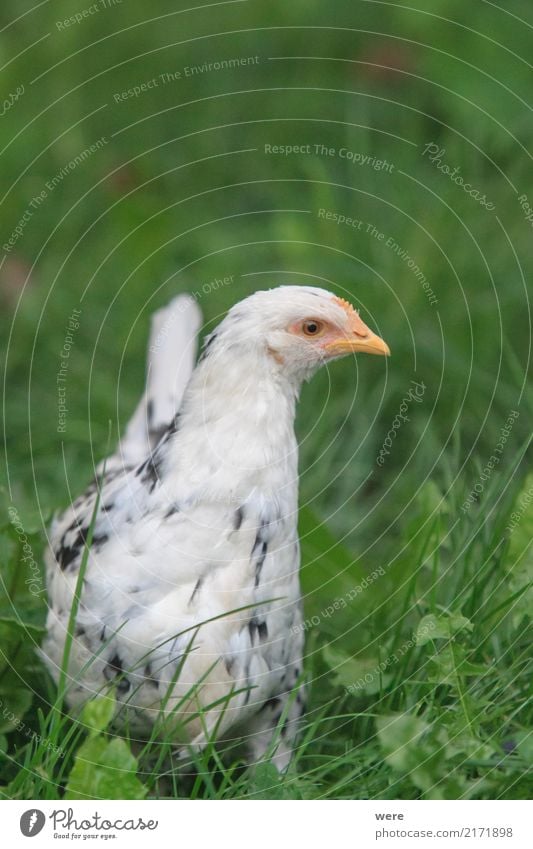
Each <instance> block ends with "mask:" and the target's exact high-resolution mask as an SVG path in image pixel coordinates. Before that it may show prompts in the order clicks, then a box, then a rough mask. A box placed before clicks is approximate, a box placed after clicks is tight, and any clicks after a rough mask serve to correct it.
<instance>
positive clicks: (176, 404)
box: [42, 286, 389, 769]
mask: <svg viewBox="0 0 533 849" xmlns="http://www.w3.org/2000/svg"><path fill="white" fill-rule="evenodd" d="M200 323H201V317H200V313H199V310H198V307H197V305H196V303H195V302H194V300H193V299H192V298H189V297H188V296H180V297H178V298H176V299H175V300H174V301H173V302H172V303H171V304H170V305H169V306H168V307H167V308H165V309H164V310H161V311H160V312H159V313H157V314H156V315H155V317H154V320H153V328H152V334H151V338H150V344H149V362H148V377H147V387H146V391H145V394H144V396H143V398H142V399H141V402H140V404H139V407H138V409H137V410H136V412H135V414H134V416H133V418H132V420H131V422H130V424H129V426H128V428H127V430H126V434H125V437H124V438H123V440H122V442H121V444H120V445H119V447H118V449H117V451H116V453H115V454H114V455H113V456H112V457H110V458H108V460H107V461H106V462H105V464H104V465H102V466H101V467H100V469H99V474H98V475H97V477H96V478H95V481H94V483H93V484H92V485H91V486H90V487H89V489H88V490H87V492H86V493H85V494H84V495H82V496H81V497H80V498H78V499H77V500H76V501H75V502H74V503H73V504H72V506H71V507H70V509H68V510H67V511H66V512H65V513H64V514H63V515H62V516H61V517H60V518H57V519H56V520H55V521H54V523H53V527H52V529H51V533H50V548H49V550H48V553H47V582H48V592H49V600H50V608H49V614H48V621H47V635H46V637H45V641H44V644H43V649H42V654H43V657H44V658H45V660H46V662H47V664H48V667H49V669H50V670H51V673H52V675H53V676H54V677H55V678H56V679H58V677H59V668H60V666H61V659H62V657H63V650H64V644H65V637H66V634H67V629H68V621H69V612H70V609H71V604H72V600H73V595H74V592H75V587H76V582H77V579H78V574H79V570H80V564H81V562H82V558H83V555H84V551H85V549H86V547H87V546H88V537H89V529H90V527H91V526H92V540H91V541H90V542H91V544H90V549H89V552H88V555H87V559H86V571H85V575H84V580H83V589H82V592H81V598H80V604H79V609H78V612H77V617H76V622H75V630H74V637H73V643H72V647H71V652H70V658H69V668H68V676H69V677H68V693H67V700H68V702H69V704H70V705H71V706H72V707H74V708H75V707H79V706H81V705H82V704H83V702H84V701H85V700H87V699H88V698H89V697H91V696H94V695H96V694H99V693H102V692H105V691H106V688H109V687H113V689H114V693H115V697H116V699H117V705H118V715H117V716H118V718H119V719H122V720H123V721H127V722H128V723H129V726H130V727H134V728H135V727H140V728H148V729H149V728H150V727H151V726H152V725H153V723H154V722H156V721H158V722H162V725H161V728H162V729H163V733H164V734H165V735H166V736H167V739H168V738H170V739H172V741H175V742H176V746H177V747H178V748H179V749H180V750H183V751H186V749H187V747H188V746H196V747H198V748H201V747H202V745H205V742H206V740H207V738H208V737H210V736H214V737H216V739H217V740H219V739H220V740H229V739H239V740H241V741H244V742H245V743H246V746H247V750H248V757H249V760H250V762H253V761H256V760H257V759H259V758H261V757H262V756H263V755H264V754H265V753H266V752H267V751H268V752H269V753H270V754H271V755H272V756H273V761H274V763H276V765H277V766H278V768H279V769H284V768H285V767H286V766H287V764H288V763H289V760H290V756H291V750H292V748H293V746H294V740H295V735H296V733H297V727H298V720H299V717H300V716H301V714H302V712H303V709H304V698H303V686H304V685H303V672H302V649H303V645H302V643H303V636H302V632H303V629H301V628H298V624H299V623H300V622H301V617H302V611H301V601H300V589H299V564H300V554H299V541H298V533H297V516H298V467H297V458H298V445H297V441H296V437H295V433H294V416H295V405H296V401H297V398H298V394H299V390H300V387H301V384H302V382H303V381H304V380H308V379H309V378H311V376H312V375H313V374H314V372H315V371H316V370H317V369H318V367H319V366H321V365H323V364H325V363H328V362H330V361H331V360H334V359H336V358H338V357H342V356H344V355H346V354H349V353H352V352H359V351H361V352H367V353H372V354H385V355H387V354H389V349H388V347H387V345H386V344H385V343H384V342H383V341H382V339H380V338H379V336H377V335H375V334H374V333H373V332H372V331H371V330H369V328H368V327H367V326H366V325H365V324H364V323H363V321H362V320H361V318H360V317H359V314H358V312H357V311H356V310H354V309H353V307H352V306H351V305H350V304H349V303H348V302H347V301H344V300H342V299H340V298H338V297H335V296H334V295H332V294H331V293H330V292H327V291H325V290H323V289H318V288H311V287H305V286H280V287H279V288H276V289H271V290H268V291H258V292H255V293H254V294H253V295H251V296H250V297H248V298H246V299H245V300H243V301H241V302H240V303H237V304H236V305H235V306H234V307H233V308H232V309H231V310H230V311H229V313H228V315H227V316H226V318H225V319H224V320H223V321H222V322H221V323H220V325H219V326H218V327H217V328H216V329H215V330H214V331H213V332H212V333H211V334H210V335H209V336H208V337H207V339H206V342H205V345H204V349H203V353H202V355H201V357H200V359H199V361H198V364H197V365H196V367H195V368H193V363H194V357H195V345H196V341H195V340H196V334H197V331H198V329H199V326H200ZM280 727H281V732H280ZM276 729H277V730H276ZM274 735H275V736H274ZM273 741H276V746H275V749H273Z"/></svg>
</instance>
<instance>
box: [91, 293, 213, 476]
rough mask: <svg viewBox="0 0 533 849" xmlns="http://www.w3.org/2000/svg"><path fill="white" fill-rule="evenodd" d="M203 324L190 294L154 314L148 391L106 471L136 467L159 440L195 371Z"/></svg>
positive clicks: (148, 362) (171, 302)
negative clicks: (119, 467) (198, 340)
mask: <svg viewBox="0 0 533 849" xmlns="http://www.w3.org/2000/svg"><path fill="white" fill-rule="evenodd" d="M201 325H202V313H201V311H200V309H199V307H198V305H197V303H196V301H195V300H194V298H192V297H191V296H190V295H178V296H177V297H176V298H174V299H173V300H172V301H170V303H169V304H167V306H166V307H163V308H162V309H160V310H157V312H155V313H154V314H153V315H152V326H151V329H150V339H149V342H148V356H147V368H146V387H145V390H144V394H143V396H142V398H141V400H140V401H139V404H138V405H137V409H136V410H135V412H134V414H133V416H132V417H131V419H130V421H129V423H128V426H127V427H126V432H125V434H124V436H123V437H122V439H121V441H120V443H119V445H118V448H117V451H116V452H115V454H114V455H113V457H111V458H108V460H107V461H106V470H108V471H109V470H111V469H112V468H113V467H114V466H115V465H118V464H119V463H120V466H121V467H128V466H134V465H137V464H138V463H140V462H142V460H144V459H145V458H146V457H147V456H148V454H149V453H150V451H151V450H152V449H153V448H154V447H155V445H156V444H157V443H158V442H159V439H160V437H161V435H162V433H163V432H164V431H165V430H166V428H167V427H168V425H169V424H170V423H171V422H172V420H173V418H174V416H175V415H176V413H177V412H178V410H179V407H180V404H181V401H182V398H183V393H184V391H185V387H186V386H187V383H188V382H189V378H190V376H191V374H192V371H193V369H194V363H195V360H196V350H197V336H198V331H199V330H200V327H201ZM115 461H116V463H115Z"/></svg>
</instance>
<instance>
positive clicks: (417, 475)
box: [0, 0, 533, 633]
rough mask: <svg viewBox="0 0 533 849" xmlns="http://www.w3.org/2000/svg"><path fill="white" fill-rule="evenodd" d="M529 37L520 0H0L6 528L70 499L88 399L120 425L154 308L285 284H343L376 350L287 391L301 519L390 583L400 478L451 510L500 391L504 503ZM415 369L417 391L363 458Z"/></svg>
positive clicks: (484, 452)
mask: <svg viewBox="0 0 533 849" xmlns="http://www.w3.org/2000/svg"><path fill="white" fill-rule="evenodd" d="M84 10H85V11H84ZM91 10H92V11H91ZM76 14H78V15H79V16H81V17H80V19H79V21H78V22H77V21H76V20H74V21H70V22H67V19H68V18H69V17H70V16H75V15H76ZM532 39H533V16H532V9H531V4H530V3H529V2H527V0H510V2H506V3H505V5H504V4H501V5H500V6H498V5H497V4H495V3H488V2H484V0H475V2H473V3H470V4H466V3H464V2H459V1H458V0H433V2H430V3H422V2H420V0H418V5H413V4H412V3H410V4H409V8H407V6H402V4H393V3H386V2H377V1H376V2H370V1H369V0H351V1H350V2H344V0H337V2H335V3H334V4H331V3H326V2H325V0H322V1H321V2H319V0H305V2H304V0H293V2H291V3H287V2H281V0H271V2H269V3H268V4H266V3H260V2H257V0H246V2H221V3H214V4H204V5H202V4H197V5H196V6H191V5H190V4H189V3H187V4H181V3H180V4H177V5H176V4H175V3H165V2H162V3H158V4H151V5H150V6H147V5H146V4H145V3H142V2H141V0H123V2H121V3H119V2H118V0H117V2H113V0H106V2H103V0H98V2H97V3H96V4H93V5H91V4H90V3H89V2H86V3H85V4H84V2H83V0H80V2H76V3H72V2H66V0H56V2H54V3H46V2H45V3H41V4H38V5H36V6H35V7H34V6H33V4H31V3H28V2H25V0H24V2H16V3H15V2H14V0H4V2H3V3H2V6H1V9H0V58H1V62H2V67H3V73H2V97H3V98H4V105H3V114H2V117H1V118H0V147H1V158H0V162H1V166H2V172H1V173H2V183H1V187H2V201H1V204H2V216H1V229H2V238H1V240H0V243H1V245H3V246H4V247H2V250H1V251H0V253H1V256H2V260H1V262H2V265H1V266H0V281H1V299H2V310H1V323H2V345H3V355H4V358H5V366H6V370H5V373H6V383H5V435H6V455H5V457H6V461H7V462H6V471H5V480H4V482H3V483H4V492H5V494H6V500H7V501H10V500H12V501H13V503H14V504H15V505H16V506H17V509H18V510H19V512H20V514H21V516H22V517H23V518H24V521H25V522H26V525H27V526H28V527H30V528H37V527H40V526H41V524H42V523H43V522H44V523H45V522H47V521H48V519H49V517H50V515H51V512H52V510H53V509H56V508H57V507H58V506H62V505H64V504H66V503H67V502H68V501H69V500H70V498H71V497H72V496H75V495H77V494H78V491H79V490H80V489H81V488H82V487H83V485H84V484H85V482H86V481H88V479H89V478H90V477H91V474H92V469H93V465H94V463H95V462H97V461H98V460H99V459H100V458H101V457H102V456H103V454H104V452H105V448H106V444H107V440H108V429H109V424H108V423H109V421H111V423H112V432H113V437H112V438H113V439H115V438H116V437H117V434H118V432H119V431H120V429H121V428H122V427H123V425H124V423H125V422H126V420H127V418H128V416H129V414H130V413H131V411H132V410H133V408H134V406H135V403H136V400H137V398H138V396H139V395H140V392H141V390H142V385H143V380H144V357H145V346H146V340H147V332H148V322H149V314H150V313H151V312H152V311H153V310H154V309H155V308H157V307H158V306H160V305H162V304H164V303H165V302H166V301H168V300H169V299H170V298H171V297H172V296H173V295H174V294H175V293H177V292H190V291H193V292H199V293H200V297H199V303H200V306H201V308H202V311H203V313H204V318H205V322H206V329H207V328H208V327H211V326H213V323H215V322H216V321H217V320H219V318H220V317H221V316H222V315H223V313H224V311H225V310H226V309H227V308H229V307H230V306H231V305H232V304H233V303H235V301H237V300H238V299H239V298H241V297H243V296H244V295H246V294H248V293H250V292H252V291H254V290H255V289H257V288H266V287H269V286H274V285H278V284H280V283H301V284H311V285H319V286H324V287H325V288H330V289H331V290H333V291H335V292H336V293H337V294H340V295H341V296H343V297H349V298H350V299H352V300H353V302H354V303H355V305H356V306H358V307H359V308H360V309H361V315H362V317H363V318H364V320H365V321H367V322H368V323H369V324H370V326H372V327H373V328H376V329H377V330H378V331H379V332H380V334H381V335H383V337H384V338H385V339H386V340H387V342H388V343H389V345H390V347H391V349H392V352H393V356H392V357H391V358H390V360H388V361H384V360H383V359H381V358H379V359H378V358H362V357H360V358H358V359H357V361H355V360H353V359H350V360H346V361H343V362H340V363H336V364H335V365H334V366H333V367H332V368H330V369H329V371H327V372H326V371H323V372H322V373H321V374H319V375H318V376H317V378H316V379H315V380H314V382H313V383H312V384H310V385H309V386H307V387H305V388H304V391H303V395H302V400H301V406H300V410H299V415H298V422H297V427H298V434H299V437H300V441H301V470H302V480H301V495H302V503H303V504H304V505H306V507H307V508H309V510H310V511H312V512H311V515H312V517H313V518H312V519H311V520H309V522H310V526H309V530H310V532H311V531H312V525H313V523H315V524H316V522H323V523H325V524H326V525H327V526H328V528H329V531H331V532H332V534H333V535H334V538H335V539H337V540H342V541H343V543H344V544H345V546H346V549H347V550H348V551H349V552H350V555H351V556H353V557H355V558H357V559H358V560H359V561H360V564H361V568H362V573H361V574H368V572H370V571H371V570H372V569H374V568H376V566H377V565H381V564H383V565H386V566H387V567H389V566H394V564H395V562H396V559H397V558H398V553H399V550H400V548H401V547H402V551H403V552H404V555H403V563H404V565H403V566H402V565H401V558H400V565H399V566H398V569H397V570H396V571H394V569H393V568H389V569H388V571H387V578H386V579H384V581H381V582H379V586H376V590H375V592H376V598H377V599H381V600H382V601H383V600H386V599H387V598H388V597H389V595H390V593H391V592H392V591H393V590H394V588H395V587H396V586H398V584H399V582H400V578H401V577H402V576H404V577H405V576H406V575H407V577H408V575H409V572H408V568H407V565H406V563H407V561H408V559H409V550H408V549H405V548H403V546H406V545H408V544H409V539H410V538H411V535H412V533H414V534H415V535H416V531H410V530H408V529H409V528H412V527H419V526H417V525H416V521H417V519H416V517H417V516H418V515H419V513H418V512H417V511H418V510H419V502H420V492H421V490H424V492H425V493H426V494H425V495H424V498H425V499H426V501H427V498H428V497H429V498H430V502H431V503H430V507H428V508H427V509H428V514H427V516H426V518H425V519H424V521H426V519H427V517H428V516H432V515H433V513H432V511H433V510H434V508H435V509H436V507H437V506H438V504H439V502H440V499H441V497H442V496H443V495H444V494H446V496H447V498H448V499H449V500H448V501H447V504H448V506H447V508H446V512H445V514H443V515H444V519H443V526H444V528H446V526H449V527H451V526H452V525H454V524H455V522H456V521H457V520H459V519H461V512H460V509H459V508H460V504H461V503H462V500H463V498H464V497H465V493H468V492H469V491H470V490H471V488H472V487H473V486H474V485H475V484H476V482H477V481H478V480H479V473H480V469H483V467H484V465H485V464H486V462H487V461H488V459H489V458H490V456H491V455H492V454H493V453H494V449H495V446H496V445H497V443H498V441H499V440H500V436H501V428H502V427H504V426H505V423H506V421H507V419H508V416H509V415H510V413H511V411H513V410H516V411H518V412H519V413H520V415H519V416H518V418H517V419H516V420H515V422H514V425H513V428H512V432H511V433H510V435H509V437H508V439H507V441H506V444H505V447H504V449H503V454H502V458H501V462H500V463H499V464H498V466H497V468H496V469H495V471H494V472H493V474H492V475H491V478H492V480H491V485H493V486H495V487H496V488H495V490H494V498H495V503H496V504H497V505H499V507H498V509H503V507H502V504H503V503H504V501H505V497H506V492H507V486H508V484H509V480H511V479H512V478H513V476H515V477H516V481H517V482H519V478H520V477H521V470H520V469H518V461H517V457H518V454H517V452H518V450H519V448H520V446H522V445H524V443H525V440H526V439H527V437H528V436H529V433H530V431H531V403H530V400H528V397H527V395H526V394H525V385H526V380H527V377H528V369H529V356H530V341H531V323H530V318H531V316H530V309H529V296H528V284H529V279H530V276H531V266H532V256H531V244H532V236H533V232H532V222H531V221H528V220H527V214H528V212H527V208H526V206H525V204H527V203H529V204H530V205H531V206H533V181H532V174H533V170H532V155H531V149H532V140H533V122H532V106H531V92H532V90H533V66H532V64H531V63H530V61H529V58H530V57H531V44H532ZM236 60H238V61H236ZM217 63H219V64H217ZM191 69H192V70H191ZM139 89H140V90H139ZM94 145H96V149H94V150H93V151H92V152H91V146H94ZM276 145H277V146H284V149H280V150H279V151H278V152H272V151H271V147H272V146H276ZM294 145H298V146H301V148H300V152H290V153H287V146H294ZM429 145H433V147H431V148H429V149H428V146H429ZM315 146H316V147H315ZM87 151H89V152H87ZM269 151H270V152H269ZM431 151H433V154H434V161H432V160H431V158H430V153H431ZM437 151H438V153H436V152H437ZM347 152H349V153H348V155H347ZM80 156H81V159H78V160H77V159H76V157H80ZM348 157H350V158H348ZM72 163H74V164H72ZM380 163H382V164H380ZM446 169H448V171H447V170H446ZM450 172H451V173H450ZM458 175H459V176H461V177H462V178H463V179H464V181H465V183H468V184H469V186H471V187H472V191H473V192H475V193H477V195H476V196H475V197H473V196H472V195H471V194H468V193H467V192H466V191H465V190H464V188H463V187H462V186H461V185H460V184H458V182H456V181H455V180H454V179H452V178H453V177H454V176H455V177H457V176H458ZM54 178H55V180H54ZM50 181H54V182H50ZM47 183H48V186H47ZM50 186H52V188H50ZM523 196H526V199H525V200H524V199H522V201H520V200H519V198H521V197H522V198H523ZM479 197H484V198H485V199H486V200H485V201H484V202H483V203H482V202H480V200H479ZM35 198H40V199H41V200H40V202H37V201H35V200H34V199H35ZM487 205H488V206H489V208H488V209H487ZM320 210H328V211H330V212H333V213H335V214H336V215H337V216H341V215H342V216H345V217H346V218H352V219H356V220H357V221H358V222H361V224H360V225H357V226H348V225H346V224H345V223H338V218H337V219H332V218H331V217H330V218H329V220H328V219H326V217H325V216H324V214H323V213H320ZM24 216H26V221H24V223H23V224H21V222H22V221H23V219H24ZM17 226H18V227H19V229H20V230H21V233H20V234H17V233H16V228H17ZM13 234H15V235H13ZM380 234H382V235H380ZM10 238H11V239H12V240H14V243H13V244H11V245H10V244H9V239H10ZM392 242H394V243H395V244H396V245H397V246H398V247H397V249H394V248H393V247H391V244H392ZM6 245H7V248H8V249H6V248H5V246H6ZM414 266H416V267H417V268H418V269H419V270H420V274H422V275H423V276H424V279H425V280H427V285H428V286H429V287H430V288H431V290H432V292H433V293H434V299H432V300H431V299H430V298H429V297H428V294H427V291H426V290H425V289H424V286H423V285H422V282H421V280H422V278H421V277H420V274H418V276H417V273H416V269H415V268H414ZM230 276H232V277H233V282H232V283H231V284H230V285H217V284H215V285H213V284H212V281H214V280H220V279H221V278H224V277H230ZM74 309H79V310H81V315H80V318H79V328H78V329H76V330H75V331H74V333H73V337H74V338H73V343H72V347H71V350H70V356H69V360H68V378H67V383H66V391H67V406H68V414H67V416H66V428H65V432H64V433H58V430H57V424H58V412H57V404H58V396H57V381H56V378H57V374H58V371H59V367H60V366H59V356H60V352H61V350H62V348H63V345H64V342H65V337H66V333H67V325H68V320H69V316H71V314H72V311H73V310H74ZM412 381H418V382H419V383H423V384H424V386H425V391H424V394H423V399H422V401H421V403H411V404H410V407H409V414H408V415H409V418H410V421H409V422H408V423H405V424H403V425H402V427H401V428H400V429H399V430H398V432H397V434H396V436H395V438H394V441H393V444H392V447H391V450H390V456H387V457H386V461H385V462H384V463H383V464H382V465H379V464H377V463H376V458H377V457H378V455H379V451H380V449H381V447H382V445H383V443H384V440H385V439H386V438H387V434H388V433H389V431H390V428H391V426H392V422H393V420H394V417H395V416H396V414H397V413H398V410H399V408H400V405H401V403H402V399H403V398H404V396H405V395H406V394H407V393H408V392H409V389H410V387H411V386H412ZM515 473H516V474H515ZM428 481H431V482H432V483H431V484H430V485H429V486H430V487H432V488H431V489H430V496H428V495H427V493H428V490H427V486H428V484H427V482H428ZM517 485H518V483H517ZM424 487H426V489H424ZM456 492H459V494H457V495H454V493H456ZM484 497H485V496H484V495H481V496H480V497H479V499H478V498H477V496H476V500H479V501H480V505H478V507H479V509H481V510H484V509H487V508H486V503H485V505H484V503H483V498H484ZM454 499H455V500H454ZM425 503H426V502H425ZM417 505H418V506H417ZM410 522H415V525H414V526H413V525H412V524H411V525H410ZM422 524H423V523H422ZM306 527H307V526H306ZM406 529H407V530H406ZM459 548H460V547H459ZM459 548H458V549H457V551H459ZM413 551H414V549H413ZM406 552H407V553H406ZM418 553H420V552H418ZM411 555H412V557H413V558H414V557H415V554H414V553H413V552H411ZM417 556H418V555H417ZM453 562H454V563H455V566H454V569H455V571H454V572H453V574H454V575H455V576H460V574H461V569H462V568H463V567H462V563H461V559H460V558H459V559H455V560H454V561H453ZM337 565H338V561H337ZM319 567H320V558H319V559H318V566H317V565H316V564H315V568H316V569H317V571H318V576H319V577H318V578H315V579H314V580H315V582H316V583H317V586H320V579H319V578H320V571H319ZM347 568H348V567H347ZM402 569H403V571H402ZM398 570H400V571H398ZM406 580H407V578H406ZM312 582H313V579H311V584H312ZM337 591H338V590H337ZM332 594H333V595H334V593H332ZM319 604H320V601H318V602H317V601H316V599H315V600H313V599H312V598H311V600H310V610H313V609H314V607H316V606H317V605H319ZM365 605H366V602H365ZM336 627H337V629H339V626H338V625H337V626H336ZM339 633H340V631H339Z"/></svg>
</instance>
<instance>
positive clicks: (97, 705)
mask: <svg viewBox="0 0 533 849" xmlns="http://www.w3.org/2000/svg"><path fill="white" fill-rule="evenodd" d="M115 704H116V703H115V699H114V698H113V697H112V696H103V697H102V698H98V699H91V701H90V702H87V704H86V705H85V706H84V708H83V711H82V714H81V722H82V723H83V725H85V726H86V727H87V728H88V729H89V732H90V733H97V732H99V731H105V729H106V728H107V726H108V725H109V723H110V722H111V720H112V719H113V714H114V712H115Z"/></svg>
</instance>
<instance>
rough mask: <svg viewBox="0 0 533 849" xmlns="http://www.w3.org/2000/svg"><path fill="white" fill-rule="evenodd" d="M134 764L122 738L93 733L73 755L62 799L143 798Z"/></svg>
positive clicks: (142, 790) (142, 787)
mask: <svg viewBox="0 0 533 849" xmlns="http://www.w3.org/2000/svg"><path fill="white" fill-rule="evenodd" d="M137 768H138V764H137V760H136V758H135V757H134V756H133V755H132V753H131V751H130V748H129V746H128V744H127V743H126V741H125V740H123V739H122V738H121V737H115V738H113V739H112V740H108V739H107V737H105V736H104V735H100V734H93V735H91V736H90V737H89V738H88V739H87V740H86V741H85V743H83V745H82V746H81V747H80V749H79V751H78V754H77V755H76V759H75V761H74V766H73V767H72V771H71V773H70V776H69V780H68V784H67V789H66V793H65V799H69V800H70V799H87V798H95V799H144V797H145V795H146V788H145V787H144V785H143V784H142V783H141V782H140V781H139V779H138V778H137Z"/></svg>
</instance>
